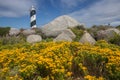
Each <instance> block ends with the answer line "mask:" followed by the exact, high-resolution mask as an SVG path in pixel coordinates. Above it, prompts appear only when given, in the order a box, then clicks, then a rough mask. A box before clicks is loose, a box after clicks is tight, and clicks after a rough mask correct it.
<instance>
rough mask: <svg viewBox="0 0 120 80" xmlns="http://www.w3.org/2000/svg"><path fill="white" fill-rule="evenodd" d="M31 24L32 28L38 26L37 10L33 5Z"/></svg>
mask: <svg viewBox="0 0 120 80" xmlns="http://www.w3.org/2000/svg"><path fill="white" fill-rule="evenodd" d="M30 20H31V22H30V26H31V28H36V11H35V8H34V7H33V6H32V9H31V11H30Z"/></svg>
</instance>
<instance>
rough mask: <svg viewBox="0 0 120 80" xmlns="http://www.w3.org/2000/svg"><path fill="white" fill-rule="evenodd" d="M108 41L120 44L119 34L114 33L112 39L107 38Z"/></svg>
mask: <svg viewBox="0 0 120 80" xmlns="http://www.w3.org/2000/svg"><path fill="white" fill-rule="evenodd" d="M109 42H110V43H112V44H116V45H120V35H119V34H115V35H114V37H113V38H112V39H110V40H109Z"/></svg>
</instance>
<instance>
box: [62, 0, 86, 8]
mask: <svg viewBox="0 0 120 80" xmlns="http://www.w3.org/2000/svg"><path fill="white" fill-rule="evenodd" d="M60 1H61V5H62V6H63V7H64V8H65V7H67V8H72V7H76V6H77V5H78V4H79V3H82V2H84V1H85V0H60Z"/></svg>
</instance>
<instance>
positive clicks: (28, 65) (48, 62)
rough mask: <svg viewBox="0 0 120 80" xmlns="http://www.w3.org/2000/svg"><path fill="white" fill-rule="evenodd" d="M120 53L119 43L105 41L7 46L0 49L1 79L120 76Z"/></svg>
mask: <svg viewBox="0 0 120 80" xmlns="http://www.w3.org/2000/svg"><path fill="white" fill-rule="evenodd" d="M9 47H12V48H11V49H9ZM119 53H120V47H119V46H115V45H113V44H108V43H106V42H105V41H99V42H97V43H96V44H95V46H92V45H89V44H81V43H79V42H40V43H36V44H33V45H31V44H29V43H24V44H17V45H16V44H15V45H11V46H8V47H7V46H6V48H3V49H1V50H0V80H19V79H21V80H37V79H38V80H39V79H40V80H41V79H42V80H76V79H78V78H79V79H81V80H82V79H85V80H119V79H120V67H119V66H120V58H119V56H120V54H119Z"/></svg>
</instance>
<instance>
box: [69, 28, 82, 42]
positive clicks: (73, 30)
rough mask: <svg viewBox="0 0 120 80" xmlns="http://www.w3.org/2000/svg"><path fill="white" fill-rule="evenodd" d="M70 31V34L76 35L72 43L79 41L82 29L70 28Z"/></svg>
mask: <svg viewBox="0 0 120 80" xmlns="http://www.w3.org/2000/svg"><path fill="white" fill-rule="evenodd" d="M70 29H71V30H72V32H73V33H74V34H75V35H76V38H75V39H74V41H79V40H80V38H81V36H82V35H83V33H84V29H83V28H82V29H81V28H80V26H76V27H74V28H70Z"/></svg>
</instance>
